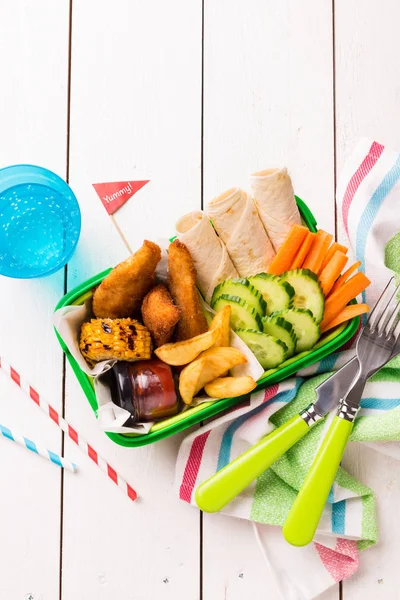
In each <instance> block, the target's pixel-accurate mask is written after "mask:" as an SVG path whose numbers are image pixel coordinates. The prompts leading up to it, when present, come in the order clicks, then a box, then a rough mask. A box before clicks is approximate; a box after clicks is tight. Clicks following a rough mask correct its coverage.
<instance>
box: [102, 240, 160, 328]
mask: <svg viewBox="0 0 400 600" xmlns="http://www.w3.org/2000/svg"><path fill="white" fill-rule="evenodd" d="M160 259H161V250H160V247H159V246H157V244H154V243H153V242H149V241H147V240H145V241H144V242H143V246H142V247H141V248H139V250H138V251H137V252H135V254H132V256H130V257H129V258H128V259H127V260H124V262H122V263H120V264H119V265H118V266H116V267H115V269H113V270H112V271H111V273H110V274H109V275H107V277H106V278H105V279H103V281H102V282H101V284H100V285H99V287H98V288H97V290H96V291H95V293H94V296H93V312H94V314H95V316H96V317H98V318H108V319H118V318H121V317H132V316H134V315H135V313H137V312H138V311H139V310H140V305H141V303H142V300H143V298H144V296H145V295H146V294H147V292H148V291H149V290H150V288H151V287H152V285H153V284H154V272H155V270H156V267H157V264H158V262H159V261H160Z"/></svg>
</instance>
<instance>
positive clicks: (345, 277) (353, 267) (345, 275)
mask: <svg viewBox="0 0 400 600" xmlns="http://www.w3.org/2000/svg"><path fill="white" fill-rule="evenodd" d="M358 267H361V260H358V261H357V262H356V263H354V265H351V267H349V268H348V269H347V271H345V272H344V273H343V275H341V276H340V277H339V279H338V280H337V281H336V283H335V285H334V286H333V288H332V290H331V294H333V292H336V290H338V289H339V288H340V287H341V286H342V285H343V284H344V283H346V281H347V280H348V279H349V277H350V275H352V274H353V273H354V271H357V269H358Z"/></svg>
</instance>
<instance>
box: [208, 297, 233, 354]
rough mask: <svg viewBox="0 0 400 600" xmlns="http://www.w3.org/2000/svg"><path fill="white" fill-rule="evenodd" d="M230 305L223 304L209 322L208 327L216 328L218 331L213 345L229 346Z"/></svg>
mask: <svg viewBox="0 0 400 600" xmlns="http://www.w3.org/2000/svg"><path fill="white" fill-rule="evenodd" d="M230 322H231V307H230V306H229V304H227V305H226V306H224V308H222V309H221V310H219V311H218V312H217V313H216V314H215V315H214V318H213V320H212V321H211V323H210V329H211V330H214V329H217V330H218V331H219V335H218V338H217V339H216V341H215V343H214V346H215V347H220V346H230V337H231V326H230Z"/></svg>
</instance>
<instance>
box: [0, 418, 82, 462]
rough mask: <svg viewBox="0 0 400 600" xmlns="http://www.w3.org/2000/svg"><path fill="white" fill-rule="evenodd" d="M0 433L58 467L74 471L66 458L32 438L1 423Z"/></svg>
mask: <svg viewBox="0 0 400 600" xmlns="http://www.w3.org/2000/svg"><path fill="white" fill-rule="evenodd" d="M0 434H1V435H2V436H3V437H5V438H7V439H8V440H11V441H12V442H15V443H16V444H19V445H20V446H24V448H26V449H27V450H30V451H31V452H34V453H35V454H39V456H42V457H43V458H45V459H46V460H49V461H50V462H52V463H54V464H55V465H57V466H58V467H61V468H62V469H68V471H71V472H72V473H75V472H76V469H77V467H76V465H75V464H74V463H73V462H71V461H69V460H67V459H66V458H63V457H62V456H59V455H58V454H56V453H55V452H52V451H51V450H47V448H44V447H43V446H41V445H39V444H36V443H35V442H33V441H32V440H30V439H28V438H26V437H24V436H23V435H21V434H20V433H16V432H15V431H14V432H13V431H11V429H9V428H8V427H5V426H4V425H1V424H0Z"/></svg>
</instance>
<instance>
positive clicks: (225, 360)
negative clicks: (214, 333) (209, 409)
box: [179, 348, 247, 404]
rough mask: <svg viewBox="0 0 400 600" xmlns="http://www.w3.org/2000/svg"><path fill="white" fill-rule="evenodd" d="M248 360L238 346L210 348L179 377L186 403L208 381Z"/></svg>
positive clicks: (180, 390)
mask: <svg viewBox="0 0 400 600" xmlns="http://www.w3.org/2000/svg"><path fill="white" fill-rule="evenodd" d="M245 362H247V358H246V357H245V355H244V354H243V353H242V352H240V350H237V349H236V348H210V349H209V350H206V351H205V352H203V353H202V354H201V355H200V356H199V357H198V358H196V360H194V361H193V362H191V363H190V364H189V365H187V366H186V367H185V368H184V369H183V370H182V372H181V374H180V377H179V392H180V395H181V398H182V400H183V401H184V402H185V404H191V403H192V400H193V398H194V397H195V396H196V394H197V393H198V392H199V391H200V390H201V388H203V387H204V386H205V385H206V383H209V382H210V381H212V380H213V379H216V378H217V377H220V376H221V375H222V374H223V373H226V372H227V371H229V369H232V367H235V366H236V365H241V364H243V363H245Z"/></svg>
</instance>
